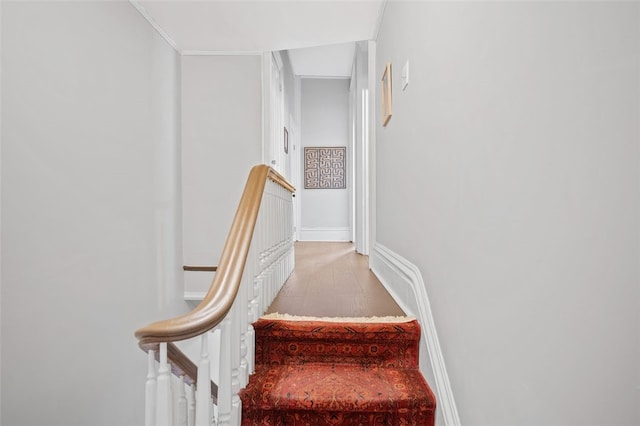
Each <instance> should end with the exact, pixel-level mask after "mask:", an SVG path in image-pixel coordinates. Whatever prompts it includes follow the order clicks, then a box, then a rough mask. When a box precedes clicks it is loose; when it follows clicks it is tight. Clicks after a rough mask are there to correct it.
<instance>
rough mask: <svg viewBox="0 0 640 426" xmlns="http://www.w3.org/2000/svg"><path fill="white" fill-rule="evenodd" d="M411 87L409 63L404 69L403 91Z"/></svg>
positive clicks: (405, 64) (406, 63)
mask: <svg viewBox="0 0 640 426" xmlns="http://www.w3.org/2000/svg"><path fill="white" fill-rule="evenodd" d="M408 85H409V61H407V62H405V63H404V66H403V67H402V90H405V89H406V88H407V86H408Z"/></svg>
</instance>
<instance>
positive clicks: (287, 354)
mask: <svg viewBox="0 0 640 426" xmlns="http://www.w3.org/2000/svg"><path fill="white" fill-rule="evenodd" d="M256 342H257V344H256V347H257V348H260V349H259V350H257V351H256V364H257V365H284V364H299V363H341V364H356V365H365V366H378V367H397V368H417V366H418V343H417V342H396V343H392V344H390V343H389V342H368V343H366V344H354V343H353V342H335V341H327V340H318V341H315V342H311V343H306V342H305V343H300V342H292V341H291V340H284V341H283V340H275V339H268V338H264V339H262V338H258V339H256Z"/></svg>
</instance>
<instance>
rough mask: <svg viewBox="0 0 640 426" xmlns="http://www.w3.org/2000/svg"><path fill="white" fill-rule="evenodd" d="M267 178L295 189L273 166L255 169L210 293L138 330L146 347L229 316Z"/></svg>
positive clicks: (188, 335)
mask: <svg viewBox="0 0 640 426" xmlns="http://www.w3.org/2000/svg"><path fill="white" fill-rule="evenodd" d="M267 179H270V180H272V181H274V182H276V183H278V184H279V185H280V186H282V187H283V188H285V189H286V190H288V191H289V192H291V193H293V192H294V191H295V188H294V187H293V186H292V185H291V184H290V183H288V182H287V181H286V180H285V178H284V177H282V176H281V175H280V174H279V173H278V172H276V171H275V170H273V169H272V168H271V167H269V166H266V165H258V166H254V167H253V168H252V169H251V172H250V173H249V177H248V178H247V183H246V185H245V188H244V192H243V193H242V198H241V199H240V203H239V205H238V209H237V210H236V215H235V217H234V219H233V223H232V224H231V229H230V230H229V234H228V236H227V240H226V242H225V245H224V248H223V250H222V255H221V256H220V261H219V262H218V268H217V271H216V274H215V277H214V279H213V282H212V283H211V287H210V288H209V290H208V292H207V294H206V295H205V297H204V299H203V300H202V302H200V304H199V305H198V306H196V307H195V308H194V309H193V310H192V311H191V312H189V313H187V314H184V315H181V316H178V317H175V318H172V319H168V320H164V321H158V322H154V323H152V324H149V325H148V326H146V327H143V328H141V329H139V330H137V331H136V333H135V335H136V337H137V338H138V344H139V345H140V347H141V348H142V349H143V350H145V351H148V350H149V349H154V348H155V347H157V344H158V343H160V342H176V341H180V340H185V339H189V338H191V337H195V336H198V335H200V334H203V333H205V332H207V331H209V330H211V329H212V328H214V327H215V326H217V325H218V324H220V322H222V320H223V319H224V318H225V316H226V315H227V313H228V312H229V310H230V309H231V306H232V304H233V301H234V300H235V298H236V294H237V293H238V289H239V287H240V280H241V279H242V273H243V271H244V266H245V262H246V259H247V256H248V253H249V247H250V245H251V239H252V237H253V230H254V228H255V224H256V219H257V217H258V211H259V209H260V202H261V200H262V194H263V192H264V187H265V184H266V182H267Z"/></svg>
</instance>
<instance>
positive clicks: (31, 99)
mask: <svg viewBox="0 0 640 426" xmlns="http://www.w3.org/2000/svg"><path fill="white" fill-rule="evenodd" d="M179 59H180V58H179V56H178V55H177V54H176V52H175V51H174V50H173V49H172V48H170V47H169V46H168V45H167V44H166V43H165V42H164V41H163V40H162V39H161V38H160V37H159V36H158V35H157V34H156V33H155V31H154V30H153V29H152V28H151V26H150V25H149V24H148V23H147V22H146V21H145V20H144V19H143V18H142V17H141V16H140V14H139V13H138V12H137V11H136V10H135V9H134V8H133V7H132V6H131V5H130V4H129V3H128V2H90V3H80V2H15V3H13V2H3V4H2V64H3V69H2V89H3V91H2V124H3V126H2V154H3V155H2V258H1V261H2V276H1V280H2V305H1V311H2V314H1V315H2V316H1V319H2V330H1V331H2V332H1V334H2V379H1V388H2V418H1V422H2V424H3V425H4V426H14V425H61V426H62V425H63V426H70V425H79V426H80V425H81V426H87V425H105V426H113V425H123V426H124V425H140V424H143V422H144V420H143V416H144V408H143V407H144V381H145V376H146V355H145V354H144V353H143V352H142V351H141V350H140V349H138V347H137V344H136V340H135V338H134V336H133V332H134V330H135V329H136V328H138V327H140V326H143V325H145V324H147V323H148V322H150V321H153V320H158V319H161V318H166V317H167V316H168V315H170V314H176V313H178V312H183V311H184V307H185V304H184V302H180V298H181V292H182V288H181V284H180V282H181V281H180V280H181V274H180V263H181V262H180V241H181V235H180V227H179V223H180V222H179V211H178V209H177V206H178V203H177V193H178V177H179V133H180V130H179V98H180V85H179V82H180V68H179V66H180V63H179Z"/></svg>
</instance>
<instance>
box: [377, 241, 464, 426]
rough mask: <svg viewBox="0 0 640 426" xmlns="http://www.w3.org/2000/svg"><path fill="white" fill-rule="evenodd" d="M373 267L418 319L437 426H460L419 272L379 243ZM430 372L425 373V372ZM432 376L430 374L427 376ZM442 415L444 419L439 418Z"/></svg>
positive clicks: (422, 368) (400, 302)
mask: <svg viewBox="0 0 640 426" xmlns="http://www.w3.org/2000/svg"><path fill="white" fill-rule="evenodd" d="M370 266H371V270H372V271H373V273H374V274H375V275H376V276H377V277H378V279H379V280H380V282H381V283H382V284H383V285H384V286H385V287H386V289H387V291H389V293H390V294H391V295H392V296H393V298H394V299H395V300H396V302H397V303H398V304H399V305H400V306H401V307H402V309H403V310H404V311H405V312H406V313H407V314H408V315H413V316H415V317H416V318H417V319H418V321H420V325H421V327H422V339H421V342H420V346H421V348H420V352H421V354H422V353H423V352H424V351H423V349H426V352H427V354H428V360H426V362H427V363H428V365H424V363H425V362H423V358H422V356H421V357H420V358H421V362H420V369H421V370H422V372H423V373H425V374H426V373H433V380H434V382H435V383H434V384H435V389H433V390H434V392H435V393H436V400H437V411H439V413H437V414H438V415H437V418H436V424H438V423H441V422H442V423H443V424H444V425H445V426H460V417H459V416H458V409H457V407H456V402H455V400H454V398H453V392H452V390H451V383H450V382H449V375H448V374H447V368H446V366H445V363H444V358H443V356H442V350H441V349H440V342H439V341H438V334H437V332H436V328H435V324H434V321H433V315H432V313H431V305H430V303H429V297H428V296H427V291H426V288H425V285H424V281H423V280H422V274H421V273H420V270H419V269H418V268H417V267H416V266H415V265H414V264H413V263H411V262H409V261H408V260H407V259H405V258H403V257H402V256H400V255H398V254H396V253H394V252H392V251H391V250H389V249H388V248H386V247H385V246H383V245H382V244H379V243H376V244H374V246H373V250H372V251H371V255H370ZM427 369H428V370H430V371H426V370H427ZM428 375H429V376H431V374H428ZM440 415H441V416H442V417H441V418H440Z"/></svg>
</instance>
